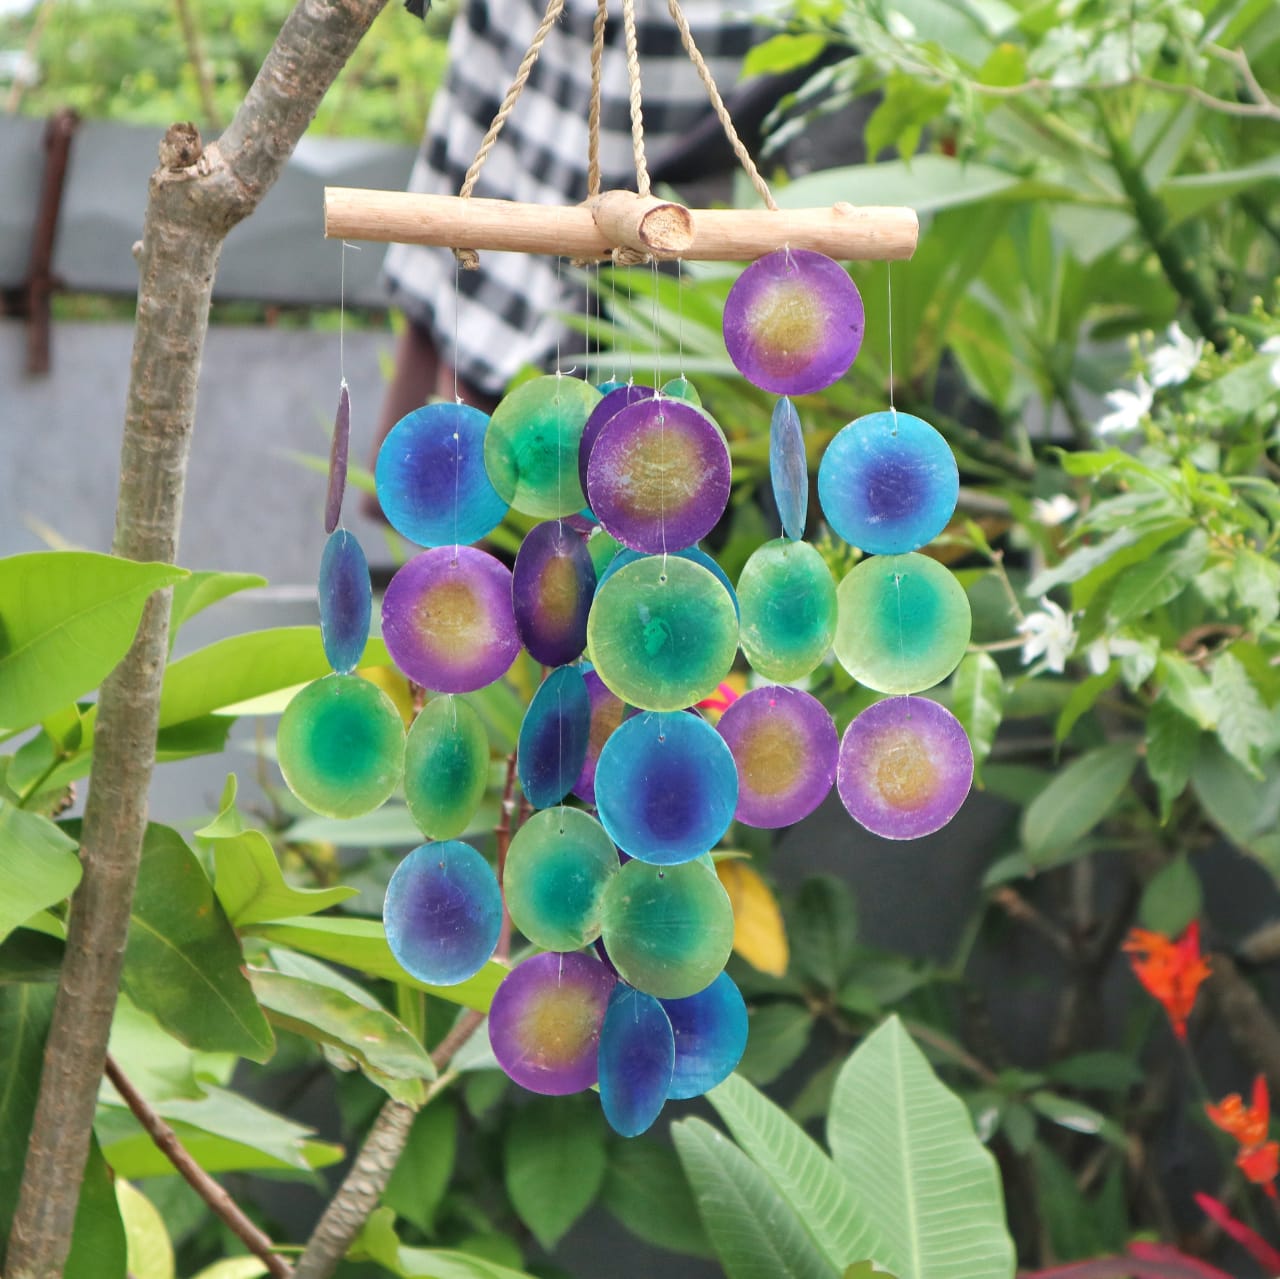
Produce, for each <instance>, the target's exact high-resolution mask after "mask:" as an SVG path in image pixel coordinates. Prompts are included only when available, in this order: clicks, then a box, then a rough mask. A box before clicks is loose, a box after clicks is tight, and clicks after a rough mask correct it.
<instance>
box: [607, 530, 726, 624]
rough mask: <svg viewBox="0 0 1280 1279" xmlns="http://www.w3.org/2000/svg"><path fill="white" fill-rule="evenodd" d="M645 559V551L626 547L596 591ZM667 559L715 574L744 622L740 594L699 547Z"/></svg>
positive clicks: (688, 547)
mask: <svg viewBox="0 0 1280 1279" xmlns="http://www.w3.org/2000/svg"><path fill="white" fill-rule="evenodd" d="M659 554H661V552H659ZM644 558H645V553H644V552H643V551H633V550H632V549H631V548H630V547H628V546H624V547H623V548H622V550H620V551H619V552H618V553H617V554H616V555H615V556H614V557H613V559H611V560H610V561H609V563H608V565H607V566H606V567H605V569H604V571H603V572H602V573H601V574H600V576H599V578H598V580H597V581H596V590H599V589H600V588H601V587H602V586H603V585H604V584H605V583H606V582H607V581H608V580H609V579H610V578H611V577H612V576H613V575H614V574H615V573H616V572H617V571H618V570H619V569H620V568H625V567H626V566H627V565H628V564H634V563H635V562H636V560H642V559H644ZM667 558H668V559H682V560H688V561H689V562H690V563H691V564H701V565H702V567H703V568H705V569H706V570H707V571H708V572H709V573H714V574H715V576H716V578H717V580H718V581H719V582H720V584H721V585H722V586H723V587H724V589H725V590H726V591H728V592H729V598H730V599H731V600H732V601H733V611H734V612H735V613H737V615H738V620H739V621H741V620H742V610H741V609H740V608H739V607H738V593H737V591H735V590H734V589H733V583H732V582H731V581H730V580H729V574H728V573H726V572H725V571H724V569H722V568H721V567H720V565H719V564H717V563H716V562H715V560H714V559H712V558H711V556H710V555H708V554H707V553H706V551H704V550H702V549H701V548H700V547H697V546H686V547H685V548H684V550H683V551H672V552H671V554H670V555H668V556H667Z"/></svg>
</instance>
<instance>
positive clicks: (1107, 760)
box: [1022, 742, 1138, 865]
mask: <svg viewBox="0 0 1280 1279" xmlns="http://www.w3.org/2000/svg"><path fill="white" fill-rule="evenodd" d="M1137 759H1138V756H1137V752H1136V751H1135V749H1134V747H1133V746H1132V744H1130V743H1128V742H1113V743H1111V744H1110V745H1108V746H1099V747H1098V748H1097V749H1096V750H1091V751H1089V752H1087V753H1086V754H1084V755H1081V756H1080V758H1079V759H1074V760H1072V761H1071V763H1070V764H1068V765H1067V766H1066V768H1064V769H1063V770H1062V771H1061V772H1060V773H1058V774H1057V776H1055V777H1054V779H1053V780H1052V781H1051V782H1050V783H1049V784H1048V786H1046V787H1045V788H1044V790H1042V791H1041V792H1040V793H1039V794H1038V795H1037V796H1036V797H1035V799H1033V800H1032V801H1031V803H1030V804H1029V805H1028V806H1027V808H1026V811H1025V812H1024V813H1023V814H1022V846H1023V848H1024V849H1025V850H1026V854H1027V857H1028V858H1029V859H1030V860H1031V862H1032V864H1033V865H1043V864H1045V863H1047V862H1049V861H1051V860H1052V859H1053V858H1054V857H1055V856H1056V855H1057V854H1058V853H1061V852H1063V851H1064V850H1065V849H1068V848H1070V847H1071V845H1072V844H1074V843H1076V842H1077V840H1080V839H1082V838H1083V837H1084V836H1085V835H1087V834H1088V833H1089V832H1090V831H1091V830H1092V829H1093V828H1094V827H1095V826H1096V825H1097V824H1098V823H1099V822H1100V821H1102V819H1103V818H1104V817H1106V816H1107V814H1108V813H1110V812H1111V810H1112V809H1113V808H1114V807H1115V806H1116V804H1117V803H1118V802H1119V799H1120V796H1121V795H1123V794H1124V792H1125V788H1126V787H1127V786H1128V785H1129V777H1130V776H1131V774H1132V773H1133V769H1134V765H1135V764H1136V763H1137Z"/></svg>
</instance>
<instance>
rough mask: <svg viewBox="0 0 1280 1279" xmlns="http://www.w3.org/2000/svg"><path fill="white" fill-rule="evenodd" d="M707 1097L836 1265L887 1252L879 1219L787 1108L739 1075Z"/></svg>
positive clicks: (882, 1254) (841, 1267) (731, 1077)
mask: <svg viewBox="0 0 1280 1279" xmlns="http://www.w3.org/2000/svg"><path fill="white" fill-rule="evenodd" d="M707 1100H708V1101H709V1102H710V1103H711V1104H712V1105H713V1106H714V1107H715V1108H716V1111H717V1112H718V1113H719V1115H720V1118H721V1119H723V1120H724V1122H725V1125H726V1126H727V1127H728V1129H729V1131H730V1132H731V1133H732V1134H733V1136H734V1138H735V1140H736V1141H737V1143H738V1145H740V1146H741V1147H742V1149H743V1150H744V1151H746V1153H747V1154H748V1155H750V1156H751V1158H752V1159H753V1160H754V1161H755V1162H756V1164H757V1165H758V1166H759V1167H760V1168H761V1169H762V1170H763V1171H764V1173H765V1174H766V1176H768V1178H769V1180H770V1181H772V1182H773V1185H774V1187H775V1189H776V1190H777V1192H778V1194H780V1195H781V1196H782V1197H783V1198H784V1199H785V1200H786V1201H787V1203H789V1204H790V1205H791V1207H792V1208H794V1209H795V1211H796V1215H797V1216H798V1217H799V1219H800V1221H801V1222H803V1223H804V1226H805V1228H806V1229H807V1230H808V1232H809V1233H810V1235H812V1236H813V1241H814V1243H816V1244H817V1246H818V1248H819V1249H820V1250H821V1252H822V1254H823V1256H825V1257H826V1259H827V1260H828V1261H829V1262H831V1264H832V1265H833V1266H835V1267H836V1268H838V1269H843V1268H844V1267H845V1266H847V1265H849V1264H850V1262H853V1261H857V1260H859V1259H860V1258H862V1257H880V1256H884V1255H885V1252H886V1250H885V1248H884V1247H883V1246H882V1245H881V1243H880V1240H879V1235H878V1232H877V1230H876V1226H875V1223H874V1222H873V1221H872V1220H871V1219H870V1218H869V1217H868V1215H867V1212H866V1209H865V1207H864V1205H863V1204H861V1203H860V1202H859V1201H858V1200H857V1198H856V1197H855V1196H854V1194H853V1191H852V1189H851V1187H850V1184H849V1182H848V1180H847V1179H846V1178H845V1176H844V1174H843V1173H842V1172H841V1171H840V1170H839V1169H838V1168H837V1167H836V1166H835V1164H833V1163H832V1162H831V1160H830V1159H829V1158H828V1157H827V1155H826V1153H825V1151H823V1150H822V1148H821V1147H820V1146H819V1145H818V1144H817V1142H815V1141H814V1140H813V1139H812V1138H810V1137H809V1135H808V1134H807V1133H806V1132H805V1131H804V1129H803V1128H801V1127H800V1126H799V1125H798V1124H796V1123H794V1122H793V1121H792V1120H791V1119H790V1118H788V1116H787V1115H786V1113H785V1112H784V1111H782V1110H780V1109H779V1108H778V1107H777V1106H775V1105H774V1104H773V1102H771V1101H770V1100H769V1099H768V1098H767V1097H766V1096H765V1095H764V1094H763V1093H761V1092H758V1091H757V1090H756V1089H754V1088H753V1087H752V1086H751V1085H750V1084H749V1083H747V1082H746V1081H745V1080H744V1079H740V1078H739V1077H738V1076H737V1075H730V1076H729V1078H728V1079H726V1080H725V1081H724V1083H722V1084H720V1085H719V1087H717V1088H713V1089H712V1090H711V1091H710V1092H709V1093H708V1094H707Z"/></svg>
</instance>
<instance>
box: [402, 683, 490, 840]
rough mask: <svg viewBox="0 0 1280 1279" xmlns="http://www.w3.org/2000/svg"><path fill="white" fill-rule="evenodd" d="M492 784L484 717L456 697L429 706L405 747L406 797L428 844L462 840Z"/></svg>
mask: <svg viewBox="0 0 1280 1279" xmlns="http://www.w3.org/2000/svg"><path fill="white" fill-rule="evenodd" d="M488 780H489V738H488V736H487V735H486V733H485V731H484V724H483V722H482V721H481V719H480V716H479V715H477V714H476V712H475V711H474V710H473V709H472V708H471V707H470V706H468V705H467V703H466V702H464V701H462V700H461V698H458V697H453V696H445V697H436V698H433V699H432V700H431V701H429V702H428V703H427V704H426V705H425V706H424V707H423V708H422V710H421V712H420V713H419V715H418V717H417V718H416V719H415V720H414V721H413V725H412V726H411V727H410V729H409V736H408V739H407V740H406V742H405V746H404V797H405V802H406V803H407V804H408V805H409V814H410V816H411V817H412V818H413V820H414V822H415V823H416V824H417V827H418V829H419V830H420V831H421V832H422V833H423V834H424V835H426V836H427V838H428V839H452V838H453V837H454V836H455V835H461V834H462V832H463V831H464V830H466V829H467V826H468V825H469V824H470V822H471V819H472V818H473V817H474V816H475V813H476V809H477V808H479V807H480V801H481V800H482V799H483V798H484V791H485V785H486V783H487V782H488Z"/></svg>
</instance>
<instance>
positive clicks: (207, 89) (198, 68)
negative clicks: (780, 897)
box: [173, 0, 222, 133]
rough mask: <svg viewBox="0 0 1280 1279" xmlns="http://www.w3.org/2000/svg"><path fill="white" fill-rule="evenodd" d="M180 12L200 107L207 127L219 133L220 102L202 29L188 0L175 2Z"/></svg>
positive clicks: (179, 21) (183, 36) (180, 24)
mask: <svg viewBox="0 0 1280 1279" xmlns="http://www.w3.org/2000/svg"><path fill="white" fill-rule="evenodd" d="M173 2H174V6H175V7H176V8H177V10H178V24H179V26H181V27H182V38H183V40H184V41H185V42H186V46H187V58H188V59H189V60H190V62H191V69H192V70H193V71H194V72H195V76H196V85H197V86H198V87H199V89H200V107H201V110H203V111H204V122H205V127H206V128H208V129H209V130H210V131H211V132H214V133H217V132H219V131H221V129H222V121H221V119H220V118H219V115H218V100H217V98H216V97H215V96H214V92H213V76H212V75H211V74H210V71H209V59H208V58H206V57H205V53H204V42H203V41H202V40H201V39H200V28H199V26H197V25H196V20H195V15H194V14H193V13H192V12H191V6H190V4H189V3H188V0H173Z"/></svg>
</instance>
